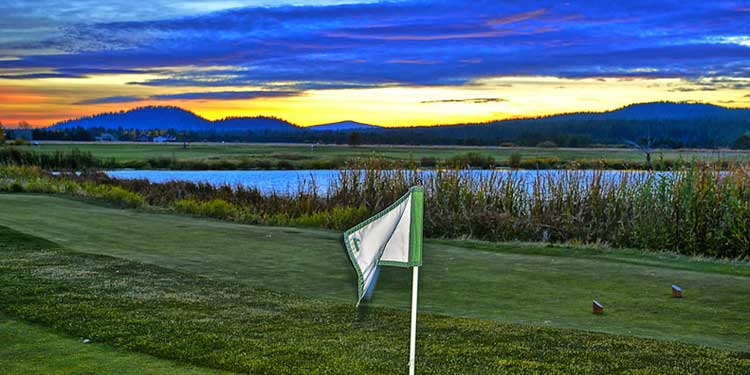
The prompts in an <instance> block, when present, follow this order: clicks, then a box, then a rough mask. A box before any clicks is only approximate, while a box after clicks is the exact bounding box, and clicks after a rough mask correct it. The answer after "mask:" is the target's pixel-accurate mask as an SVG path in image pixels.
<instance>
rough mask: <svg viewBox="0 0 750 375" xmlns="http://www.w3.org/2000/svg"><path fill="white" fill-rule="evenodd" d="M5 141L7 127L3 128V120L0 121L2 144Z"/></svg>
mask: <svg viewBox="0 0 750 375" xmlns="http://www.w3.org/2000/svg"><path fill="white" fill-rule="evenodd" d="M3 143H5V129H4V128H3V122H2V121H0V145H1V144H3Z"/></svg>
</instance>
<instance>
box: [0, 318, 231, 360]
mask: <svg viewBox="0 0 750 375" xmlns="http://www.w3.org/2000/svg"><path fill="white" fill-rule="evenodd" d="M82 341H83V340H82V339H76V338H71V337H67V336H63V335H60V334H58V333H55V332H52V330H50V329H46V328H42V327H40V326H38V325H32V324H28V323H25V322H21V321H19V320H17V319H13V318H10V317H8V316H6V315H3V314H0V343H2V345H1V347H0V373H2V374H48V375H55V374H123V375H129V374H133V375H136V374H160V375H163V374H166V375H169V374H187V375H193V374H195V375H198V374H223V373H224V372H222V371H219V370H212V369H206V368H201V367H194V366H188V365H182V364H177V363H174V362H172V361H168V360H164V359H159V358H155V357H152V356H149V355H145V354H139V353H132V352H125V351H119V350H114V349H112V348H111V347H109V346H107V345H102V344H94V343H90V344H83V343H82Z"/></svg>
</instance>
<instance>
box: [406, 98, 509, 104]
mask: <svg viewBox="0 0 750 375" xmlns="http://www.w3.org/2000/svg"><path fill="white" fill-rule="evenodd" d="M507 101H508V99H503V98H469V99H440V100H423V101H421V102H420V103H421V104H430V103H472V104H484V103H500V102H507Z"/></svg>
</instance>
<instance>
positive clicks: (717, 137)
mask: <svg viewBox="0 0 750 375" xmlns="http://www.w3.org/2000/svg"><path fill="white" fill-rule="evenodd" d="M117 128H122V129H125V130H131V129H136V130H140V131H145V130H152V129H160V130H170V129H171V130H173V131H176V132H181V131H186V132H191V134H190V135H189V137H190V139H192V140H203V141H228V142H236V141H252V142H321V143H346V142H347V135H348V134H347V133H349V132H351V131H357V132H360V133H362V141H363V143H369V144H421V145H500V144H506V143H507V144H514V145H519V146H537V145H538V144H540V143H543V142H545V143H546V144H547V145H556V146H560V147H586V146H591V145H598V144H608V145H613V144H623V143H626V141H634V142H637V141H639V140H641V139H643V138H646V137H651V138H653V139H654V140H655V141H656V144H655V146H657V147H667V148H693V147H700V148H704V147H709V148H710V147H729V146H732V145H734V144H735V141H736V140H737V139H738V138H739V137H740V136H742V135H743V134H745V133H747V132H750V109H733V108H725V107H721V106H716V105H711V104H700V103H687V102H682V103H674V102H653V103H640V104H631V105H628V106H625V107H622V108H619V109H616V110H612V111H606V112H580V113H568V114H559V115H552V116H545V117H537V118H526V119H513V120H498V121H491V122H487V123H481V124H477V123H467V124H450V125H441V126H418V127H411V128H387V127H380V126H375V125H369V124H365V123H361V122H356V121H341V122H335V123H329V124H321V125H313V126H310V127H307V128H303V127H298V126H296V125H294V124H291V123H289V122H287V121H284V120H281V119H278V118H275V117H229V118H225V119H222V120H216V121H210V120H207V119H204V118H202V117H200V116H197V115H195V114H194V113H192V112H189V111H186V110H184V109H181V108H177V107H142V108H136V109H133V110H130V111H122V112H115V113H103V114H99V115H94V116H89V117H82V118H79V119H74V120H68V121H64V122H61V123H58V124H55V125H54V126H52V127H51V128H48V129H45V130H39V131H36V132H35V134H34V137H35V139H56V140H93V139H94V137H95V136H96V135H98V134H99V133H101V132H102V129H117ZM87 129H88V130H87ZM119 138H120V139H126V138H127V137H119Z"/></svg>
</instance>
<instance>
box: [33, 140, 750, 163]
mask: <svg viewBox="0 0 750 375" xmlns="http://www.w3.org/2000/svg"><path fill="white" fill-rule="evenodd" d="M73 149H79V150H81V151H88V152H91V153H92V154H93V155H94V156H96V157H99V158H107V159H109V158H114V159H116V160H118V161H142V160H147V159H154V158H175V159H177V160H198V161H217V160H228V161H232V160H246V159H268V160H273V161H278V160H290V161H298V160H308V161H315V160H326V159H335V158H340V159H351V158H368V157H377V158H382V159H385V160H393V161H404V160H413V161H415V162H419V161H420V160H421V159H422V158H425V157H428V158H430V157H431V158H436V159H438V160H446V159H450V158H452V157H456V156H460V155H466V154H468V153H476V154H480V155H483V156H490V157H493V158H495V160H498V161H507V160H508V158H510V156H511V155H514V154H517V155H520V156H521V157H522V158H523V159H531V158H558V159H560V160H563V161H586V160H588V161H595V160H607V161H611V162H618V161H635V162H644V161H645V157H644V155H643V154H642V153H641V152H639V151H637V150H632V149H627V148H623V149H619V148H608V149H601V148H575V149H573V148H536V147H451V146H447V147H442V146H439V147H435V146H358V147H350V146H347V145H315V146H314V147H311V146H310V145H300V144H288V145H285V144H266V145H264V144H220V143H195V144H192V145H191V146H190V147H189V148H186V149H185V148H183V147H182V144H148V143H54V142H53V143H50V142H42V145H41V146H39V147H34V148H33V150H34V151H38V152H55V151H70V150H73ZM653 158H654V160H655V161H656V160H659V159H660V158H664V160H685V161H690V160H693V159H698V160H711V161H715V160H729V161H735V160H750V152H747V151H744V152H743V151H737V150H666V149H665V150H657V151H656V152H654V154H653Z"/></svg>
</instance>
